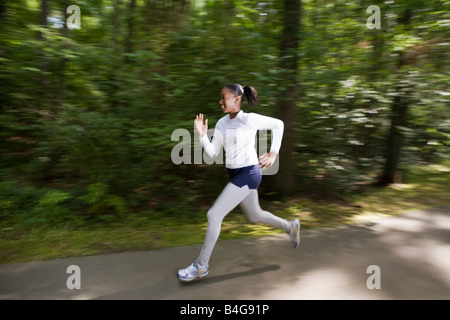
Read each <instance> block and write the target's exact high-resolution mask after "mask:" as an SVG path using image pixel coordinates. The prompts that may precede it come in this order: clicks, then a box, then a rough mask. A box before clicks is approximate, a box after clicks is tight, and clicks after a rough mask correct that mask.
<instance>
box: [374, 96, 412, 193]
mask: <svg viewBox="0 0 450 320" xmlns="http://www.w3.org/2000/svg"><path fill="white" fill-rule="evenodd" d="M397 92H399V88H398V89H397ZM407 113H408V101H407V100H406V98H405V97H403V96H402V95H397V96H396V97H395V98H394V101H393V104H392V115H391V128H390V130H389V135H388V138H387V143H386V152H385V157H386V162H385V166H384V172H383V174H382V176H381V177H380V179H379V181H378V184H379V185H389V184H391V183H401V182H402V181H401V175H400V173H399V171H398V166H399V163H400V151H401V149H402V146H403V141H404V137H403V133H402V131H401V128H402V127H406V125H407Z"/></svg>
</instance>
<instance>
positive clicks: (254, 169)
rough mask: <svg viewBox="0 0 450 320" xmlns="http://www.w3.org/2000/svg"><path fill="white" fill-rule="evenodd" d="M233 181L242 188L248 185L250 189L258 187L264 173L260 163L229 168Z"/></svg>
mask: <svg viewBox="0 0 450 320" xmlns="http://www.w3.org/2000/svg"><path fill="white" fill-rule="evenodd" d="M227 171H228V174H229V175H230V180H231V183H232V184H234V185H236V186H238V187H239V188H242V187H243V186H245V185H247V186H248V188H249V189H258V187H259V184H260V183H261V179H262V173H261V167H260V166H259V164H256V165H254V166H248V167H243V168H238V169H228V168H227Z"/></svg>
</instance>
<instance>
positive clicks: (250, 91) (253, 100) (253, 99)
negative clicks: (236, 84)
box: [242, 86, 258, 106]
mask: <svg viewBox="0 0 450 320" xmlns="http://www.w3.org/2000/svg"><path fill="white" fill-rule="evenodd" d="M244 97H245V98H246V99H247V102H248V105H249V106H256V105H257V104H258V92H256V90H255V88H253V87H252V86H244V93H243V97H242V99H244Z"/></svg>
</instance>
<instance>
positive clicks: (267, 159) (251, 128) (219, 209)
mask: <svg viewBox="0 0 450 320" xmlns="http://www.w3.org/2000/svg"><path fill="white" fill-rule="evenodd" d="M220 95H221V99H220V101H219V105H220V107H221V108H222V111H223V112H224V113H228V115H226V116H224V117H222V118H221V119H220V120H219V121H218V122H217V124H216V127H215V129H214V137H213V139H212V141H209V138H208V136H207V134H206V133H207V130H208V119H206V120H205V122H203V114H199V115H198V116H196V118H195V121H194V124H195V128H196V130H197V131H198V133H199V136H200V142H201V144H202V146H203V148H204V149H205V151H206V152H207V153H208V155H209V156H210V157H211V158H214V157H216V156H217V155H218V154H219V152H220V149H221V147H222V146H223V148H224V150H225V166H226V168H227V171H228V173H229V175H230V182H229V183H228V184H227V185H226V186H225V188H224V190H223V191H222V193H221V194H220V195H219V197H218V198H217V200H216V201H215V202H214V204H213V206H212V207H211V208H210V209H209V211H208V213H207V218H208V227H207V230H206V236H205V241H204V244H203V247H202V250H201V252H200V255H199V257H198V259H197V260H196V261H195V262H194V263H192V264H191V265H190V266H188V267H187V268H185V269H180V270H179V271H178V278H179V279H180V280H182V281H192V280H194V279H196V278H202V277H205V276H206V275H208V272H209V258H210V256H211V253H212V250H213V248H214V246H215V244H216V242H217V239H218V238H219V234H220V227H221V224H222V220H223V219H224V218H225V216H226V215H227V214H228V213H229V212H230V211H231V210H233V209H234V208H235V207H236V206H237V205H238V204H240V206H241V208H242V210H243V212H244V213H245V215H246V216H247V218H248V219H249V220H250V221H252V222H254V223H257V222H261V223H265V224H267V225H270V226H272V227H276V228H280V229H282V230H284V231H285V232H287V233H288V234H289V237H290V240H291V241H292V243H293V246H294V248H297V247H298V245H299V243H300V220H299V219H294V220H292V221H287V220H285V219H282V218H279V217H277V216H275V215H273V214H271V213H270V212H267V211H263V210H262V209H261V207H260V206H259V201H258V191H257V189H258V186H259V184H260V182H261V178H262V174H261V168H262V169H264V168H269V167H270V166H272V164H273V163H274V162H275V159H276V157H277V154H278V151H279V150H280V147H281V139H282V137H283V129H284V124H283V122H282V121H281V120H278V119H274V118H270V117H266V116H262V115H259V114H256V113H245V112H244V111H242V110H241V104H242V100H243V99H244V98H246V99H247V101H248V105H256V104H257V102H258V94H257V92H256V90H255V89H254V88H253V87H251V86H244V87H242V86H241V85H239V84H228V85H226V86H225V87H224V88H223V89H222V92H221V93H220ZM263 129H267V130H272V145H271V148H270V152H268V153H266V154H264V155H262V156H261V157H260V158H259V159H258V156H257V154H256V149H255V136H256V132H257V130H263Z"/></svg>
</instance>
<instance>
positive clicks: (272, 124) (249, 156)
mask: <svg viewBox="0 0 450 320" xmlns="http://www.w3.org/2000/svg"><path fill="white" fill-rule="evenodd" d="M258 130H272V143H271V146H270V152H276V153H278V152H279V150H280V147H281V140H282V138H283V130H284V123H283V121H281V120H279V119H275V118H271V117H267V116H263V115H260V114H257V113H245V112H244V111H242V110H241V111H239V113H238V114H237V115H236V117H234V118H233V119H231V118H230V115H226V116H223V117H222V118H220V119H219V121H218V122H217V124H216V127H215V128H214V135H213V138H212V141H210V140H209V138H208V135H207V134H205V135H203V136H200V143H201V144H202V146H203V148H204V149H205V151H206V153H207V154H208V155H209V156H210V157H211V158H214V157H216V156H217V155H218V154H219V153H220V148H221V147H222V146H223V148H224V150H225V167H226V168H229V169H237V168H242V167H247V166H251V165H256V164H258V162H259V161H258V155H257V153H256V146H255V142H256V139H255V138H256V132H257V131H258Z"/></svg>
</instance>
